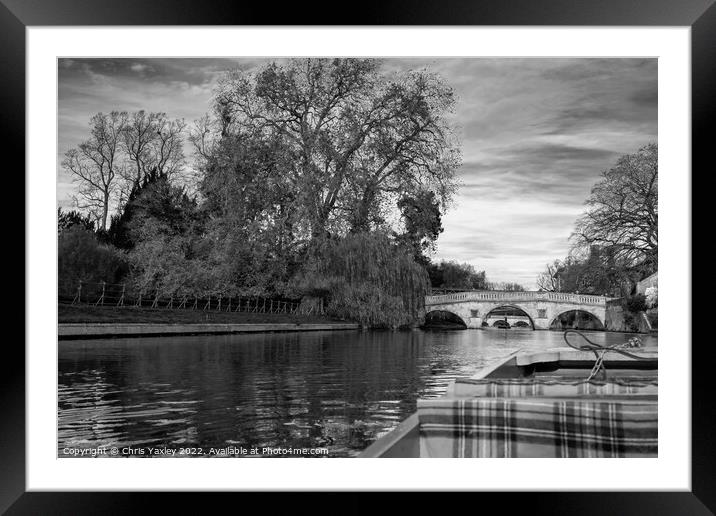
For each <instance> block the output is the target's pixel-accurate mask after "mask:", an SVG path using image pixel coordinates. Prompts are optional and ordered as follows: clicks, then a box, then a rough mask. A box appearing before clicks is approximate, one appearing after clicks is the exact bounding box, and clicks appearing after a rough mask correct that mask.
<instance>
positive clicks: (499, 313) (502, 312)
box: [482, 304, 535, 330]
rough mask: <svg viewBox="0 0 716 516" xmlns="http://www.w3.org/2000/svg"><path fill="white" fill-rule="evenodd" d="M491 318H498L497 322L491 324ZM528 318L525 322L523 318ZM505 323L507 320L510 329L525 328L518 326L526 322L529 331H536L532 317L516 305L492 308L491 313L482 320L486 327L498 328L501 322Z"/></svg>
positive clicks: (502, 305)
mask: <svg viewBox="0 0 716 516" xmlns="http://www.w3.org/2000/svg"><path fill="white" fill-rule="evenodd" d="M490 317H493V318H496V319H497V321H494V322H492V323H490V322H489V321H488V319H489V318H490ZM525 317H526V318H527V321H524V319H523V318H525ZM500 318H502V320H503V321H504V319H505V318H506V319H507V323H508V324H509V327H515V328H520V327H525V326H524V325H522V324H518V323H519V322H526V323H527V325H526V326H527V327H529V329H531V330H534V329H535V322H534V320H533V319H532V316H531V315H530V314H529V312H527V310H525V309H524V308H522V307H521V306H518V305H515V304H500V305H497V306H495V307H493V308H491V309H490V310H489V311H487V312H486V313H485V315H484V316H483V318H482V322H483V324H482V325H483V326H485V323H487V326H496V325H497V324H498V322H499V320H500Z"/></svg>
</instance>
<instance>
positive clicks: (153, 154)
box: [122, 110, 186, 188]
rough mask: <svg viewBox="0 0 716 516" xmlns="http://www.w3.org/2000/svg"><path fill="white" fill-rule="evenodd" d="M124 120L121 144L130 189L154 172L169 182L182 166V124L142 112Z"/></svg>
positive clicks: (158, 115)
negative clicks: (124, 153)
mask: <svg viewBox="0 0 716 516" xmlns="http://www.w3.org/2000/svg"><path fill="white" fill-rule="evenodd" d="M125 116H126V123H125V126H124V131H123V138H122V142H123V144H124V149H125V151H126V155H127V159H128V161H129V163H130V166H128V167H127V168H126V177H125V179H126V180H127V182H128V183H129V185H128V186H129V188H131V185H132V184H133V183H140V182H141V181H142V180H143V179H144V178H145V177H146V175H147V174H148V173H149V171H150V170H153V169H154V170H156V171H157V172H159V173H161V174H165V175H166V176H167V177H168V178H170V179H171V178H172V176H174V175H176V174H177V173H179V172H180V171H181V169H182V167H183V165H184V151H183V138H184V129H185V127H186V124H185V122H184V120H181V119H176V120H170V119H169V118H168V117H167V115H166V113H148V112H146V111H144V110H141V111H137V112H134V113H132V114H131V115H125Z"/></svg>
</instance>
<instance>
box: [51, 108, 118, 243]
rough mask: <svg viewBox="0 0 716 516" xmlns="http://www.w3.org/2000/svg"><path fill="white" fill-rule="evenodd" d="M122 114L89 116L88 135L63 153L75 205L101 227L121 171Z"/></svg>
mask: <svg viewBox="0 0 716 516" xmlns="http://www.w3.org/2000/svg"><path fill="white" fill-rule="evenodd" d="M125 123H126V115H125V114H124V113H120V112H118V111H112V112H111V113H109V114H104V113H97V114H96V115H94V116H93V117H92V118H91V119H90V124H89V125H90V137H89V138H88V139H87V140H85V141H84V142H82V143H80V144H79V145H78V146H77V147H76V148H74V149H70V150H68V151H67V152H66V153H65V158H64V159H63V161H62V167H63V168H64V169H65V170H66V171H68V172H69V173H70V174H71V175H72V177H73V180H74V181H75V182H76V183H77V184H78V193H77V195H76V196H75V203H76V205H77V207H78V208H79V209H81V210H83V211H86V212H88V213H89V214H90V215H91V216H92V217H93V218H94V219H95V220H96V221H97V226H98V227H99V228H101V229H107V218H108V213H109V210H110V206H111V204H112V202H113V198H112V196H113V193H114V191H115V189H116V186H117V181H116V178H117V175H118V174H119V173H121V171H122V165H123V163H122V158H121V140H122V134H123V131H124V127H125Z"/></svg>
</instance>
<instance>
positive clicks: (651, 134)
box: [50, 55, 668, 460]
mask: <svg viewBox="0 0 716 516" xmlns="http://www.w3.org/2000/svg"><path fill="white" fill-rule="evenodd" d="M56 72H57V135H58V138H57V159H56V164H57V170H56V201H57V206H56V210H57V293H58V295H57V317H58V328H57V332H58V338H59V341H58V343H57V375H58V376H57V454H56V457H57V458H59V459H62V460H71V459H82V458H85V459H87V458H108V457H114V458H130V459H136V458H149V459H151V458H168V457H174V458H189V457H191V458H218V459H221V458H223V459H230V458H238V459H240V458H261V459H268V458H274V459H288V458H311V459H314V458H315V459H319V458H325V459H329V460H330V459H333V458H528V457H535V458H623V459H629V458H657V457H659V436H658V431H657V428H658V423H659V418H658V395H657V393H658V348H659V346H658V327H659V325H658V307H659V303H658V272H659V271H658V268H659V267H658V265H659V257H658V233H659V231H658V230H659V224H658V212H659V206H658V205H659V202H658V201H659V199H658V168H659V166H658V165H659V146H658V127H657V125H658V124H657V122H658V116H657V114H658V104H659V99H658V91H659V90H658V86H659V85H658V82H659V81H658V59H656V58H652V57H613V58H612V57H599V58H597V57H579V58H576V57H573V58H562V57H519V58H518V57H494V58H488V57H402V58H398V57H384V58H379V57H371V58H359V57H340V56H338V57H334V56H331V55H327V56H326V57H287V56H281V57H275V58H274V57H251V58H249V57H237V58H228V57H191V58H188V57H187V58H181V57H165V58H162V57H152V58H148V57H142V58H132V57H107V58H103V57H81V56H77V57H71V56H68V57H61V58H58V59H57V71H56ZM50 172H51V171H50ZM665 177H666V176H665ZM50 184H51V178H50ZM665 235H666V233H665ZM665 238H666V236H665ZM667 247H668V246H667ZM665 277H667V275H665ZM664 288H666V285H664ZM665 292H666V291H665ZM665 295H666V294H665ZM665 299H666V297H665ZM53 303H54V301H53Z"/></svg>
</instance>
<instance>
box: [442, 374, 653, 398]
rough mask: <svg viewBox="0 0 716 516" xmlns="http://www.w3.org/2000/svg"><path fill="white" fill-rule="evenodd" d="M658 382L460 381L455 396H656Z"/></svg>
mask: <svg viewBox="0 0 716 516" xmlns="http://www.w3.org/2000/svg"><path fill="white" fill-rule="evenodd" d="M658 390H659V383H658V380H657V379H656V377H652V378H647V377H621V378H620V377H616V378H613V379H610V380H609V381H606V382H605V381H597V380H591V381H589V382H587V381H584V379H580V380H564V379H547V378H541V379H535V378H514V379H512V378H510V379H500V380H494V379H493V380H489V379H472V378H458V379H457V380H455V385H454V390H453V393H452V394H453V396H455V397H456V398H467V397H481V398H484V397H488V398H517V397H523V396H531V397H560V396H620V395H632V396H633V395H649V396H656V395H657V394H658Z"/></svg>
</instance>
